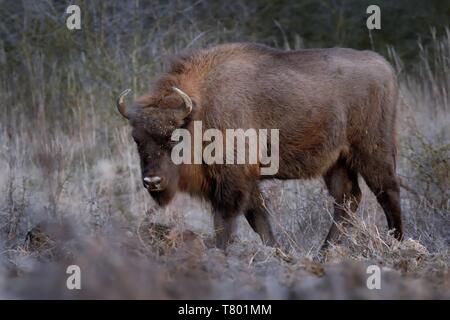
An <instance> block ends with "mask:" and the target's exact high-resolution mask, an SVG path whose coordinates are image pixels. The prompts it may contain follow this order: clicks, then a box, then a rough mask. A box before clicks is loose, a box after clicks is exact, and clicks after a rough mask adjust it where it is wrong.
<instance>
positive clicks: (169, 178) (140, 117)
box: [117, 87, 192, 205]
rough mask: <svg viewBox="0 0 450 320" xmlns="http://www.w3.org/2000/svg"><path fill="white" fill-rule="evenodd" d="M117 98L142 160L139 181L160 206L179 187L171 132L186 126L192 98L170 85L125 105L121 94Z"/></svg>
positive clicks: (167, 200) (171, 196)
mask: <svg viewBox="0 0 450 320" xmlns="http://www.w3.org/2000/svg"><path fill="white" fill-rule="evenodd" d="M129 92H130V89H128V90H125V91H124V92H122V93H121V94H120V96H119V98H118V99H117V108H118V110H119V112H120V113H121V114H122V115H123V116H124V117H125V118H126V119H128V120H129V123H130V125H131V126H132V128H133V129H132V136H133V139H134V141H135V142H136V145H137V149H138V152H139V157H140V160H141V161H140V162H141V173H142V183H143V185H144V187H145V188H146V189H147V190H148V192H149V193H150V195H151V196H152V197H153V199H155V201H156V202H157V203H158V204H160V205H165V204H167V203H168V202H169V201H170V200H171V199H172V198H173V196H174V195H175V192H176V190H177V187H178V179H179V176H178V168H177V166H176V165H175V164H174V163H173V161H172V159H171V150H172V147H173V142H172V141H171V136H172V133H173V131H174V130H175V129H177V128H180V127H182V126H183V125H185V121H186V120H187V118H188V116H189V114H190V113H191V111H192V100H191V98H190V97H189V96H188V95H187V94H186V93H184V92H183V91H181V90H180V89H178V88H176V87H173V88H172V90H171V91H170V93H168V94H166V95H163V96H162V97H148V96H146V97H143V98H140V99H137V100H136V103H135V105H134V106H133V107H132V108H127V106H126V105H125V103H124V101H123V100H124V97H125V95H127V94H128V93H129Z"/></svg>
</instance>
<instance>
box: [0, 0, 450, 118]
mask: <svg viewBox="0 0 450 320" xmlns="http://www.w3.org/2000/svg"><path fill="white" fill-rule="evenodd" d="M70 4H78V5H79V6H80V8H81V14H82V30H79V31H70V30H68V29H67V28H66V27H65V23H66V18H67V16H68V14H66V13H65V9H66V7H67V6H68V5H70ZM370 4H372V1H366V0H362V1H357V0H334V1H333V0H319V1H313V0H303V1H289V0H248V1H243V0H240V1H202V0H200V1H198V0H197V1H194V0H193V1H179V0H166V1H139V0H134V1H108V2H106V1H88V0H76V1H75V0H74V1H61V0H60V1H56V0H55V1H43V0H42V1H34V0H23V1H11V0H0V6H1V10H0V39H1V40H0V71H1V73H2V74H4V75H7V76H5V79H9V80H8V81H7V83H5V86H7V87H8V86H9V87H10V89H11V91H10V92H14V93H13V94H11V95H8V96H7V97H6V98H10V99H14V100H15V101H17V100H18V99H19V100H21V98H25V100H26V101H28V103H27V105H28V106H27V107H28V108H29V109H28V110H29V112H30V115H31V116H32V117H39V116H40V117H48V116H50V115H44V114H43V109H44V105H55V106H56V105H60V106H64V105H74V104H77V94H78V93H79V92H80V89H81V87H83V89H84V90H89V92H85V93H87V94H93V93H94V92H95V94H96V96H98V94H99V93H103V94H106V95H107V96H108V95H109V96H110V97H112V96H115V95H116V94H117V91H118V90H120V89H122V88H123V87H125V86H127V87H128V86H131V87H132V88H133V89H134V90H135V92H136V91H138V92H139V91H142V90H145V89H146V88H147V87H148V82H149V80H151V78H152V76H153V75H154V74H155V72H157V71H159V70H161V67H162V66H163V64H164V57H165V56H167V55H170V54H173V53H176V52H178V51H180V50H181V49H184V48H186V47H201V46H205V45H211V44H215V43H221V42H229V41H257V42H261V43H265V44H268V45H271V46H276V47H282V48H286V49H289V48H299V47H330V46H345V47H352V48H360V49H374V50H376V51H379V52H381V53H384V54H386V53H387V50H388V48H389V47H392V46H393V47H395V48H396V54H397V55H398V56H399V58H400V59H401V60H402V61H403V62H404V63H405V67H406V68H410V67H413V66H414V65H415V62H416V61H418V60H419V59H420V52H419V50H418V46H417V43H418V41H419V42H420V44H421V45H422V46H424V47H426V46H427V44H428V43H430V42H432V41H433V38H436V37H441V36H442V35H444V34H445V27H446V26H447V25H448V22H449V17H450V2H448V1H438V0H430V1H426V2H425V1H418V0H417V1H416V0H414V1H406V0H400V1H387V0H383V1H377V4H378V5H379V6H380V8H381V27H382V29H381V30H373V31H371V35H370V37H369V32H368V30H367V28H366V19H367V16H368V15H367V14H366V8H367V6H368V5H370ZM59 73H60V74H59ZM52 77H53V78H55V79H58V80H57V81H55V83H54V84H52V89H54V90H51V91H49V90H45V88H43V87H44V86H45V84H44V83H42V79H51V78H52ZM12 89H14V90H12ZM8 91H9V90H8ZM44 92H45V94H44ZM7 101H9V100H7ZM10 104H13V103H10ZM22 107H23V106H22ZM7 110H8V113H10V112H12V109H11V108H8V109H7ZM52 111H53V112H52V116H53V115H54V116H55V117H56V118H59V119H64V118H66V116H67V112H69V111H68V110H67V109H64V108H55V109H54V110H52ZM39 112H41V115H39ZM83 112H84V111H83ZM8 113H7V114H8Z"/></svg>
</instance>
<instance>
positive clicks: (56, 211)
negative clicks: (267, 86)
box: [0, 1, 450, 299]
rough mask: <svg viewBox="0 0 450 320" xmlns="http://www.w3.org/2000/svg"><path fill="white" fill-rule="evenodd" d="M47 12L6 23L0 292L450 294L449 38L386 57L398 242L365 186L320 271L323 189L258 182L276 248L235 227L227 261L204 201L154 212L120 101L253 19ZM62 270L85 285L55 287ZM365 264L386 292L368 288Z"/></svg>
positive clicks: (236, 37) (30, 8)
mask: <svg viewBox="0 0 450 320" xmlns="http://www.w3.org/2000/svg"><path fill="white" fill-rule="evenodd" d="M56 3H57V4H55V3H51V2H46V1H42V2H39V1H36V2H35V1H29V2H27V1H24V4H26V5H25V6H24V7H20V10H21V11H19V12H20V14H19V12H18V11H17V10H16V9H17V8H15V7H14V5H13V4H12V2H11V3H8V6H6V5H5V8H6V9H8V10H9V11H6V12H7V13H9V14H5V15H4V17H3V16H2V18H3V19H0V27H1V30H2V32H3V33H2V34H3V35H5V38H3V39H2V40H1V42H0V70H1V72H0V100H1V101H2V107H1V110H2V112H1V113H0V298H276V299H297V298H319V299H326V298H332V299H336V298H338V299H339V298H343V299H352V298H368V299H372V298H373V299H375V298H387V299H391V298H404V299H407V298H447V299H448V298H450V274H449V266H450V250H449V248H450V32H449V30H446V33H445V32H444V33H443V34H441V35H439V36H437V35H436V34H435V33H433V29H431V30H432V31H431V33H432V35H431V37H432V41H431V42H430V43H427V44H422V43H421V42H418V44H417V48H416V51H417V56H418V60H417V62H416V63H414V66H413V67H410V66H408V67H405V65H406V64H404V63H403V62H402V60H401V58H400V57H399V55H398V54H397V53H396V52H397V51H396V47H395V45H394V46H390V47H389V48H388V49H387V50H386V52H387V54H386V58H388V59H389V61H391V62H392V64H393V65H394V67H395V69H396V70H397V73H398V77H399V80H400V87H401V99H400V101H399V105H398V109H399V112H398V128H399V129H398V133H399V160H398V173H399V175H400V177H401V181H402V190H401V192H402V193H401V197H402V209H403V215H404V224H405V234H406V236H405V238H406V239H405V241H403V242H402V243H399V242H397V241H396V240H394V239H393V238H392V237H391V235H389V234H388V232H387V228H386V223H385V218H384V214H383V213H382V211H381V208H380V207H379V206H378V204H377V203H376V201H375V198H374V196H373V195H372V194H371V193H370V192H369V190H368V188H367V187H366V186H365V185H363V194H364V196H363V201H362V204H361V206H360V208H359V210H358V212H357V213H356V215H354V216H352V218H351V221H350V222H351V224H352V225H353V227H352V228H349V229H345V230H344V232H345V234H346V236H345V241H344V242H343V243H342V244H341V245H339V246H335V247H333V248H331V250H330V252H329V255H328V257H327V259H326V261H323V262H320V263H319V262H316V261H315V260H314V257H315V256H316V254H317V251H318V248H319V247H320V245H321V243H322V241H323V239H324V238H325V235H326V232H327V231H328V228H329V226H330V224H331V209H332V199H330V198H329V196H328V195H327V192H326V189H325V187H324V185H323V183H322V181H287V182H281V181H270V182H266V183H265V184H264V185H263V189H264V194H265V198H266V205H267V207H268V208H269V210H270V211H271V213H272V217H271V218H272V222H273V225H274V226H275V231H276V235H277V238H278V239H279V241H280V243H281V244H282V246H281V248H280V249H273V248H269V247H265V246H263V245H262V244H261V243H260V241H259V238H258V237H257V236H256V235H255V234H254V233H253V232H252V231H251V229H250V227H249V226H248V224H247V222H246V221H245V220H244V219H242V220H241V221H240V223H239V228H238V232H237V234H236V239H235V241H234V243H233V244H232V245H231V246H230V248H229V249H228V250H227V252H226V253H225V252H223V251H220V250H218V249H216V248H214V246H213V245H212V242H213V241H212V218H211V215H210V208H209V205H208V204H207V203H200V202H198V201H196V200H193V199H190V198H189V197H188V196H186V195H183V194H180V195H178V196H177V198H176V199H175V201H174V202H173V203H172V204H171V205H170V206H169V207H167V208H165V209H159V208H157V207H156V206H155V203H154V202H153V201H152V199H151V198H150V197H149V196H148V194H147V193H146V191H144V190H143V188H142V187H141V182H140V172H139V162H138V156H137V152H136V149H135V146H134V142H133V141H132V138H131V136H130V132H129V131H130V130H129V128H128V127H127V123H126V121H125V120H123V118H122V117H121V116H120V115H119V114H118V113H117V111H116V109H115V107H114V104H115V102H114V100H115V97H116V96H117V94H118V93H119V92H120V91H121V90H123V89H124V88H127V87H131V88H132V89H133V92H134V93H136V94H142V93H145V91H146V90H147V88H148V87H149V85H150V82H151V80H152V79H154V77H155V76H156V75H157V74H158V73H159V72H161V71H162V70H164V67H165V64H166V57H167V56H170V55H172V54H176V53H178V52H180V51H181V50H183V49H185V48H197V47H206V46H211V45H214V44H217V43H224V42H231V41H261V39H259V38H258V37H257V35H256V34H250V33H244V32H243V31H241V29H240V28H239V24H240V23H241V20H240V19H242V20H244V19H245V17H246V15H251V14H252V12H251V11H250V12H247V11H246V10H244V9H242V10H241V9H239V8H234V9H233V10H236V11H239V15H238V19H236V21H235V24H232V25H221V24H220V23H219V22H217V23H216V24H213V23H212V22H204V23H203V22H199V21H198V20H195V19H194V18H195V16H194V15H193V13H192V10H193V9H192V6H193V5H192V6H182V5H181V4H180V3H178V2H177V1H168V2H167V3H158V4H157V5H155V6H146V7H141V6H140V4H139V1H136V2H134V4H132V5H123V6H122V7H121V6H120V5H116V6H108V5H106V4H99V3H97V4H93V2H91V1H86V2H83V1H81V4H82V5H83V6H84V8H86V12H87V13H86V15H84V16H83V17H84V18H83V19H84V20H83V21H84V22H83V30H82V31H69V30H67V29H66V28H65V20H64V19H65V16H64V15H63V12H64V7H65V6H64V3H58V2H56ZM144 17H146V19H144ZM149 17H150V18H149ZM302 43H303V42H302V41H297V42H296V45H295V46H294V47H295V48H300V47H302V46H303V44H302ZM268 44H270V45H273V46H275V45H278V46H280V47H288V45H287V43H284V44H276V43H268ZM291 47H292V44H291ZM408 65H410V64H408ZM361 182H362V180H361ZM71 264H77V265H79V266H80V268H81V272H82V290H79V291H77V290H74V291H70V290H68V289H67V288H66V286H65V283H66V278H67V276H68V275H67V274H66V268H67V266H68V265H71ZM371 264H377V265H379V266H380V267H381V268H382V289H381V290H368V289H367V287H366V279H367V276H368V275H367V273H366V267H367V266H368V265H371Z"/></svg>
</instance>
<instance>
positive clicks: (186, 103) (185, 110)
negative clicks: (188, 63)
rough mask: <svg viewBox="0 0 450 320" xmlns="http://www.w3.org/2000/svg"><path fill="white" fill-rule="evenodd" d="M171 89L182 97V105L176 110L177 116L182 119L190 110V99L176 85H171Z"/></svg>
mask: <svg viewBox="0 0 450 320" xmlns="http://www.w3.org/2000/svg"><path fill="white" fill-rule="evenodd" d="M172 90H173V91H174V92H175V93H177V94H178V95H180V97H181V99H183V106H182V107H181V108H180V110H179V111H178V112H177V116H178V117H179V118H180V119H181V120H183V119H186V118H187V117H188V116H189V115H190V114H191V112H192V105H193V103H192V99H191V98H190V97H189V96H188V95H187V94H186V93H185V92H183V91H181V90H180V89H178V88H177V87H172Z"/></svg>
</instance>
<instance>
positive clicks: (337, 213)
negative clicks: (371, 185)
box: [321, 158, 362, 251]
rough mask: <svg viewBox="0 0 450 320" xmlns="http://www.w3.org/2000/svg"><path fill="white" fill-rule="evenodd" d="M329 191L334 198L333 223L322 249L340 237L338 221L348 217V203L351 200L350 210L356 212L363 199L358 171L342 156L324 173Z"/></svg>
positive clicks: (343, 220)
mask: <svg viewBox="0 0 450 320" xmlns="http://www.w3.org/2000/svg"><path fill="white" fill-rule="evenodd" d="M324 180H325V185H326V186H327V189H328V192H329V193H330V195H331V196H332V197H333V198H334V215H333V224H332V225H331V228H330V230H329V232H328V235H327V237H326V239H325V242H324V244H323V245H322V248H321V251H323V250H325V249H326V248H327V247H328V246H329V244H330V243H333V242H335V241H337V240H338V238H339V235H340V234H339V228H338V226H337V224H338V223H341V222H345V218H347V217H348V214H347V211H346V210H347V208H346V204H347V203H348V202H350V210H351V211H352V212H355V211H356V210H357V209H358V205H359V203H360V201H361V196H362V194H361V189H360V188H359V184H358V173H357V172H356V171H355V170H353V169H352V168H350V166H349V165H348V164H347V162H346V160H345V159H343V158H340V159H339V160H338V161H337V162H336V163H335V164H334V165H333V166H332V167H331V168H330V169H329V170H328V171H327V172H326V173H325V175H324Z"/></svg>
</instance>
